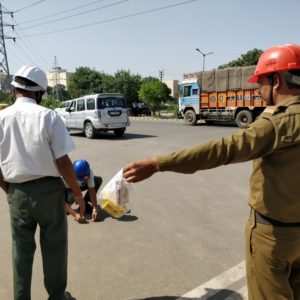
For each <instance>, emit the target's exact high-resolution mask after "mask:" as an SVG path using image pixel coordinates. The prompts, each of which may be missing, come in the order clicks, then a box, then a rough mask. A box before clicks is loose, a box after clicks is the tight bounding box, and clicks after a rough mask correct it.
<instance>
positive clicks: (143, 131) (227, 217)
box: [0, 120, 251, 300]
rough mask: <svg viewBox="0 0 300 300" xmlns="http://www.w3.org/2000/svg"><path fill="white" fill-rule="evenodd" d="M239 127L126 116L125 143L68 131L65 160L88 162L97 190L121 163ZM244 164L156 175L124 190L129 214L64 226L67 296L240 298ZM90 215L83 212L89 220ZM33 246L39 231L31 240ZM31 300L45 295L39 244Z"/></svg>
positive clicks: (3, 210)
mask: <svg viewBox="0 0 300 300" xmlns="http://www.w3.org/2000/svg"><path fill="white" fill-rule="evenodd" d="M235 130H237V128H236V127H233V126H206V125H202V124H200V125H198V126H195V127H189V126H185V125H184V124H183V123H182V122H180V121H170V120H168V121H142V120H133V121H132V122H131V126H130V127H129V128H128V130H127V132H126V134H125V136H124V137H123V138H117V137H115V136H114V135H113V134H111V133H107V134H100V135H99V136H98V137H97V138H96V139H93V140H89V139H86V138H85V137H84V136H83V135H81V134H79V133H71V134H72V137H73V140H74V142H75V144H76V150H75V151H74V152H72V153H71V154H70V157H71V159H72V160H75V159H81V158H84V159H87V160H88V161H89V162H90V164H91V166H92V169H93V171H94V173H95V174H96V175H100V176H102V177H103V180H104V183H103V185H102V187H103V186H104V185H105V184H106V183H107V182H108V181H109V180H110V178H111V177H113V176H114V175H115V173H117V172H118V171H119V170H120V169H121V168H122V167H123V166H124V165H126V164H127V163H129V162H131V161H134V160H137V159H142V158H146V157H152V156H155V155H158V154H165V153H169V152H170V151H175V150H179V149H181V148H184V147H188V146H192V145H195V144H197V143H201V142H204V141H207V140H210V139H214V138H219V137H221V136H223V135H228V134H230V133H232V132H234V131H235ZM250 172H251V162H249V163H243V164H235V165H229V166H222V167H219V168H216V169H212V170H207V171H200V172H197V173H195V174H192V175H184V174H176V173H172V172H165V173H158V174H155V175H154V176H153V177H152V178H150V179H148V180H147V181H144V182H141V183H137V184H134V185H132V187H131V197H130V198H131V213H130V214H128V215H126V216H124V217H123V218H121V219H119V220H117V219H113V218H111V217H107V218H105V219H103V220H102V221H101V222H99V223H92V222H90V223H89V224H85V225H83V224H78V223H76V222H75V221H74V220H73V219H72V217H71V216H68V222H69V265H68V277H69V278H68V287H67V290H68V291H69V292H70V293H71V295H72V296H73V297H74V298H75V299H77V300H86V299H88V300H100V299H101V300H102V299H103V300H123V299H124V300H125V299H126V300H127V299H162V300H163V299H165V300H175V299H177V298H179V297H181V299H201V300H204V299H214V300H217V299H236V300H242V299H246V286H245V270H244V227H245V223H246V220H247V216H248V214H249V209H248V206H247V198H248V182H249V176H250ZM0 198H1V201H0V218H1V226H0V269H1V272H0V299H4V300H10V299H13V296H12V267H11V237H10V225H9V215H8V205H7V202H6V198H5V195H4V193H3V192H1V193H0ZM87 217H89V216H87ZM36 238H37V241H38V232H37V234H36ZM32 299H33V300H43V299H47V294H46V292H45V289H44V286H43V273H42V264H41V255H40V248H39V245H38V242H37V251H36V255H35V261H34V268H33V279H32Z"/></svg>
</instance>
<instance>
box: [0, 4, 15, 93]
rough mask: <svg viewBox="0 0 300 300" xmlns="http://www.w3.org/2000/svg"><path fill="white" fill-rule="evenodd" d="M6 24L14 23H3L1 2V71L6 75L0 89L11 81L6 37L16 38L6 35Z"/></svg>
mask: <svg viewBox="0 0 300 300" xmlns="http://www.w3.org/2000/svg"><path fill="white" fill-rule="evenodd" d="M4 26H12V25H8V24H3V16H2V5H1V2H0V72H3V73H4V75H5V79H4V80H3V82H2V83H1V86H0V89H2V88H3V87H7V86H9V85H8V82H9V81H10V73H9V68H8V61H7V54H6V47H5V39H13V40H14V41H15V38H12V37H7V36H5V35H4V30H3V27H4ZM12 27H13V26H12Z"/></svg>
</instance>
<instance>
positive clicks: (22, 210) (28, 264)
mask: <svg viewBox="0 0 300 300" xmlns="http://www.w3.org/2000/svg"><path fill="white" fill-rule="evenodd" d="M64 193H65V189H64V185H63V183H62V181H61V179H60V178H58V177H43V178H41V179H37V180H32V181H29V182H25V183H17V184H15V183H11V184H10V185H9V190H8V196H7V199H8V203H9V211H10V221H11V232H12V260H13V281H14V282H13V283H14V299H15V300H30V299H31V277H32V265H33V257H34V252H35V249H36V243H35V238H34V235H35V231H36V228H37V225H39V227H40V246H41V253H42V260H43V271H44V284H45V287H46V290H47V292H48V294H49V298H48V299H49V300H61V299H63V295H64V291H65V288H66V285H67V253H68V249H67V219H66V212H65V199H64V195H65V194H64Z"/></svg>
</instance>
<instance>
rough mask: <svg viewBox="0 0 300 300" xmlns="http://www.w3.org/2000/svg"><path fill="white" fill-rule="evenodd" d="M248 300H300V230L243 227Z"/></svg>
mask: <svg viewBox="0 0 300 300" xmlns="http://www.w3.org/2000/svg"><path fill="white" fill-rule="evenodd" d="M246 268H247V284H248V296H249V300H300V227H275V226H272V225H266V224H260V223H257V222H256V219H255V214H254V211H253V210H252V212H251V215H250V218H249V221H248V223H247V226H246Z"/></svg>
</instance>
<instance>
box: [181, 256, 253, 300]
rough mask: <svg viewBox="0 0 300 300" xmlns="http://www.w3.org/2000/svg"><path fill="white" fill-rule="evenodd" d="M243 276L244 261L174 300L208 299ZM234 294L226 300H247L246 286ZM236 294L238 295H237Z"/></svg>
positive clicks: (244, 274)
mask: <svg viewBox="0 0 300 300" xmlns="http://www.w3.org/2000/svg"><path fill="white" fill-rule="evenodd" d="M245 276H246V265H245V261H242V262H240V263H239V264H237V265H236V266H234V267H232V268H230V269H228V270H227V271H225V272H223V273H221V274H219V275H217V276H216V277H214V278H212V279H211V280H209V281H207V282H205V283H203V284H201V285H200V286H198V287H196V288H195V289H193V290H191V291H189V292H188V293H186V294H184V295H183V296H181V297H179V298H177V299H176V300H186V299H188V298H192V299H198V298H199V299H200V297H201V300H206V299H209V297H211V296H212V295H214V294H217V293H219V292H220V290H222V289H226V288H228V287H229V286H230V285H232V284H234V283H235V282H237V281H238V280H240V279H242V278H244V277H245ZM235 292H236V294H235V296H234V295H231V296H229V297H227V298H226V300H234V299H239V300H241V297H243V298H242V299H247V297H248V296H247V287H246V286H244V287H242V288H241V289H240V290H239V291H235ZM237 293H238V294H240V295H238V294H237ZM230 297H231V298H230ZM233 297H235V298H233ZM224 300H225V299H224Z"/></svg>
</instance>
